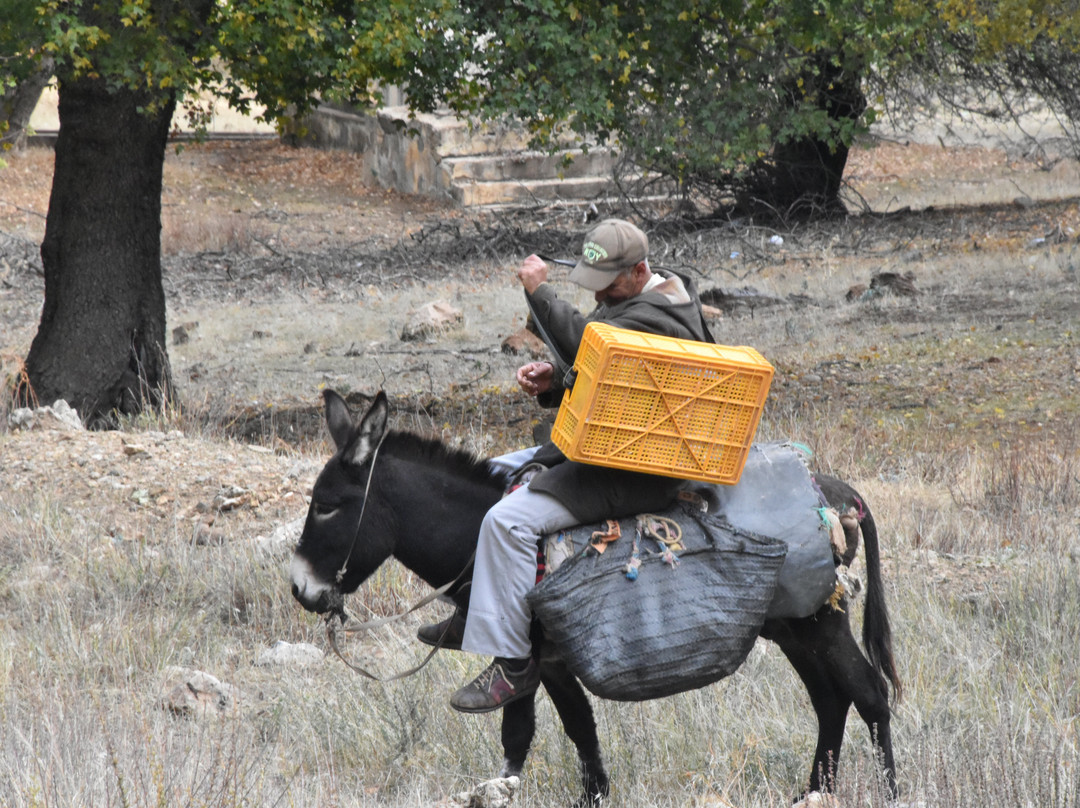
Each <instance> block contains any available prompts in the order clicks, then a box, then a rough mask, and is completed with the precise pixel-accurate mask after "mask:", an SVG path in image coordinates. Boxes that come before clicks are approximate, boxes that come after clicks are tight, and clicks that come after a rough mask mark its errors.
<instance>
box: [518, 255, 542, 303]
mask: <svg viewBox="0 0 1080 808" xmlns="http://www.w3.org/2000/svg"><path fill="white" fill-rule="evenodd" d="M547 273H548V269H547V264H546V263H545V262H544V259H543V258H541V257H540V256H539V255H530V256H529V257H528V258H526V259H525V260H524V261H522V262H521V266H519V267H518V270H517V276H518V280H520V281H521V285H522V286H524V287H525V291H526V292H528V293H529V294H530V295H531V294H532V293H533V292H535V291H536V287H537V286H539V285H540V284H542V283H543V282H544V281H546V280H547Z"/></svg>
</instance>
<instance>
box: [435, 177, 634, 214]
mask: <svg viewBox="0 0 1080 808" xmlns="http://www.w3.org/2000/svg"><path fill="white" fill-rule="evenodd" d="M613 188H614V186H613V183H612V181H611V179H610V178H606V177H573V178H569V179H545V180H529V181H527V182H526V181H521V180H504V181H495V182H456V183H454V184H453V185H452V186H451V187H450V194H451V196H453V198H454V199H455V200H457V201H458V202H460V203H461V204H462V205H465V206H466V207H472V206H480V205H483V206H492V205H511V204H520V205H529V204H535V203H537V202H553V201H555V200H573V201H581V200H589V199H592V198H594V197H598V196H603V195H606V194H609V193H611V192H612V191H613Z"/></svg>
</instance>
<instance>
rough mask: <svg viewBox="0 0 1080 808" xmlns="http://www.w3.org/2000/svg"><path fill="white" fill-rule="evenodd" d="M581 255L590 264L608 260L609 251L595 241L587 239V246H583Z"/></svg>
mask: <svg viewBox="0 0 1080 808" xmlns="http://www.w3.org/2000/svg"><path fill="white" fill-rule="evenodd" d="M581 257H582V258H584V259H585V261H586V262H588V263H590V264H596V263H599V262H600V261H606V260H607V257H608V252H607V250H605V249H604V248H603V247H601V246H600V245H599V244H597V243H596V242H595V241H586V242H585V246H583V247H582V248H581Z"/></svg>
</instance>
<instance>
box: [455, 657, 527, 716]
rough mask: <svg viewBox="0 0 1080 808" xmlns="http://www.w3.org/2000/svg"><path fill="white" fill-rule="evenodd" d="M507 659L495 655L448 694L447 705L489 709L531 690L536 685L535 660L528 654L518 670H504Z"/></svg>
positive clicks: (467, 709)
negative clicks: (480, 669) (473, 675)
mask: <svg viewBox="0 0 1080 808" xmlns="http://www.w3.org/2000/svg"><path fill="white" fill-rule="evenodd" d="M508 661H509V660H506V659H503V658H502V657H495V659H494V660H493V661H492V663H491V664H490V665H488V666H487V667H486V668H485V669H484V671H483V673H481V674H480V675H479V676H477V677H476V678H475V679H473V680H472V681H471V682H469V683H468V684H467V685H465V687H463V688H461V689H460V690H458V691H457V692H456V693H455V694H454V695H453V696H451V697H450V706H451V707H453V708H454V709H455V710H459V711H461V712H463V713H489V712H491V711H492V710H498V709H499V708H500V707H505V706H506V705H507V704H509V703H510V702H512V701H517V700H518V699H521V698H524V697H525V696H531V695H532V694H533V693H535V692H536V688H538V687H539V686H540V666H539V665H537V664H536V660H535V659H532V658H530V659H529V664H528V665H526V666H525V669H524V670H522V671H520V672H519V673H512V672H510V671H509V670H508V666H507V662H508Z"/></svg>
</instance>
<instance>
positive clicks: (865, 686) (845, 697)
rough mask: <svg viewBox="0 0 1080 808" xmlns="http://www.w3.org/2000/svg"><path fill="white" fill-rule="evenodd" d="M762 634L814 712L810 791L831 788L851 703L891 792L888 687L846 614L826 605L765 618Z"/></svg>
mask: <svg viewBox="0 0 1080 808" xmlns="http://www.w3.org/2000/svg"><path fill="white" fill-rule="evenodd" d="M762 635H763V636H765V637H766V638H767V639H770V640H773V641H775V642H776V643H777V644H778V645H779V646H780V649H781V650H782V651H783V652H784V656H786V657H787V659H788V661H789V662H790V663H791V665H792V666H793V667H794V668H795V671H796V672H797V673H798V674H799V678H800V679H802V681H803V684H804V685H805V686H806V690H807V692H808V693H809V695H810V701H811V703H812V704H813V706H814V712H815V713H816V714H817V719H818V739H817V748H816V749H815V750H814V763H813V769H812V770H811V772H810V784H809V786H810V788H809V790H810V791H830V790H831V789H832V785H833V778H834V777H835V774H836V767H837V764H838V762H839V760H840V747H841V745H842V743H843V740H844V728H845V726H846V724H847V716H848V710H849V708H850V707H851V705H852V704H854V705H855V708H856V709H857V710H858V711H859V715H860V716H861V717H862V719H863V721H865V722H866V725H867V727H869V729H870V736H871V740H872V742H873V743H874V746H875V752H876V754H877V757H878V760H879V762H880V763H881V766H882V773H883V775H884V777H885V781H886V786H887V788H888V789H889V790H890V793H892V794H893V795H894V796H895V794H896V776H895V769H894V763H893V751H892V735H891V732H890V728H889V720H890V717H891V713H890V711H889V699H888V691H887V689H886V685H885V682H884V681H883V680H882V678H881V676H880V675H879V674H878V673H877V671H875V670H874V668H873V667H872V666H871V665H870V663H869V662H868V661H867V659H866V657H865V656H863V653H862V651H861V650H860V648H859V645H858V643H857V642H856V641H855V637H854V635H852V633H851V626H850V624H849V622H848V617H847V615H846V614H844V613H843V612H838V611H834V610H833V609H832V608H831V607H829V606H826V607H824V608H822V609H821V610H820V611H819V612H818V613H817V614H816V615H814V616H812V617H808V618H804V619H801V620H776V621H769V622H768V623H766V625H765V631H763V632H762Z"/></svg>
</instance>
